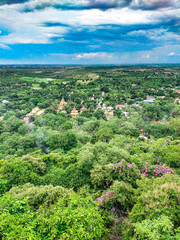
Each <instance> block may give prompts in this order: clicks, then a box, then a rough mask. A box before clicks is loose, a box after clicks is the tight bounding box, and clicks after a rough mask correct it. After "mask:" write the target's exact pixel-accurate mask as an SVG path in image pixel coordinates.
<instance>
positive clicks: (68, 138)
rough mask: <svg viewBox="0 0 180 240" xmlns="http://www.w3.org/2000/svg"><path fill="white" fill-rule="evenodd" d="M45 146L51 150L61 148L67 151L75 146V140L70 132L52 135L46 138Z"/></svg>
mask: <svg viewBox="0 0 180 240" xmlns="http://www.w3.org/2000/svg"><path fill="white" fill-rule="evenodd" d="M47 144H48V146H49V147H50V149H51V150H55V149H59V148H62V149H63V150H65V151H67V150H70V149H71V148H73V147H75V146H76V144H77V139H76V136H75V134H73V133H71V132H65V133H53V134H51V135H49V136H48V140H47Z"/></svg>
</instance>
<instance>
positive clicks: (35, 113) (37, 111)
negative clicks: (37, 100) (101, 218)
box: [26, 107, 45, 118]
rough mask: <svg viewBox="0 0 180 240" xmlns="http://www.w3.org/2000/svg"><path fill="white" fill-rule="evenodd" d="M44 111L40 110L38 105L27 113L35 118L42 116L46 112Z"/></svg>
mask: <svg viewBox="0 0 180 240" xmlns="http://www.w3.org/2000/svg"><path fill="white" fill-rule="evenodd" d="M44 111H45V110H44V109H41V110H40V109H39V108H38V107H35V108H33V109H32V111H31V112H30V113H28V114H27V115H26V117H34V118H36V117H40V116H42V115H43V114H44Z"/></svg>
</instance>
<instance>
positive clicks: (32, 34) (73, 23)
mask: <svg viewBox="0 0 180 240" xmlns="http://www.w3.org/2000/svg"><path fill="white" fill-rule="evenodd" d="M77 1H78V4H80V5H81V6H86V5H88V4H89V3H90V0H89V1H88V0H77ZM96 1H100V0H96ZM49 2H51V3H53V4H57V3H62V5H63V4H68V3H69V4H70V5H72V4H76V1H74V0H61V1H60V0H51V1H50V0H41V1H39V0H31V1H29V2H27V3H24V4H13V5H2V6H0V25H2V26H3V27H4V28H6V29H7V30H8V32H10V33H9V34H8V35H4V36H1V38H0V43H1V44H15V43H41V44H43V43H51V42H52V40H51V38H53V37H57V38H60V39H61V38H62V39H63V37H64V36H65V35H66V34H67V33H68V32H69V31H70V30H71V28H74V29H83V28H84V27H85V28H90V27H91V28H92V27H94V30H95V29H96V28H97V26H98V25H104V24H110V25H111V24H112V25H113V24H115V25H116V24H117V25H124V26H126V25H127V26H128V25H135V24H155V23H160V22H162V21H167V19H171V18H174V17H179V16H180V9H171V8H167V9H164V10H163V11H161V10H156V11H150V10H148V11H143V10H134V9H130V8H127V7H126V8H116V9H115V8H114V9H108V10H107V11H102V10H100V9H90V10H76V11H75V10H71V11H70V10H69V11H61V10H60V9H55V8H53V7H49V8H45V9H43V10H39V11H37V10H36V11H32V12H23V11H22V10H23V9H24V8H25V7H27V6H29V5H32V8H33V7H34V6H35V5H38V4H46V3H49ZM91 2H93V1H91ZM7 13H8V14H7ZM45 22H50V23H60V24H64V25H68V26H70V27H66V26H59V27H57V26H56V27H48V26H45V25H44V23H45ZM167 34H169V38H178V35H177V34H173V33H166V36H167ZM162 35H163V34H161V36H160V35H158V34H157V33H153V32H149V38H152V39H153V38H158V37H159V38H162Z"/></svg>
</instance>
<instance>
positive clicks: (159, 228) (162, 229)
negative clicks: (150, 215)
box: [133, 215, 176, 240]
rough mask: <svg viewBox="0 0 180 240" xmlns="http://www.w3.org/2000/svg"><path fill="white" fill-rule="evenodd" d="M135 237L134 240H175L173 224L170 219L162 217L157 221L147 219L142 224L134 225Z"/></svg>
mask: <svg viewBox="0 0 180 240" xmlns="http://www.w3.org/2000/svg"><path fill="white" fill-rule="evenodd" d="M133 226H134V227H135V229H134V231H135V235H134V237H133V239H149V240H167V239H168V240H171V239H172V240H174V239H176V238H175V236H174V233H173V223H172V221H171V220H170V218H169V217H167V216H164V215H161V216H160V217H158V218H157V219H153V220H150V219H146V220H144V221H142V222H141V223H139V222H138V223H134V224H133Z"/></svg>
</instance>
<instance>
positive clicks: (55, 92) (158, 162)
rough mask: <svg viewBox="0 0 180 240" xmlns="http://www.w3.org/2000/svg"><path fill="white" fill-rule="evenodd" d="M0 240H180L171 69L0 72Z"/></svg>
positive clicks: (176, 79)
mask: <svg viewBox="0 0 180 240" xmlns="http://www.w3.org/2000/svg"><path fill="white" fill-rule="evenodd" d="M0 103H1V104H0V239H3V240H5V239H8V240H13V239H24V240H26V239H27V240H30V239H31V240H41V239H43V240H46V239H47V240H48V239H50V240H56V239H89V240H93V239H94V240H99V239H104V240H108V239H112V240H116V239H122V240H129V239H131V240H136V239H150V240H167V239H168V240H169V239H170V240H171V239H172V240H179V239H180V225H179V223H180V207H179V206H180V177H179V175H180V170H179V168H180V67H179V65H147V66H146V65H143V66H141V65H139V66H91V67H90V66H1V67H0Z"/></svg>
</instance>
